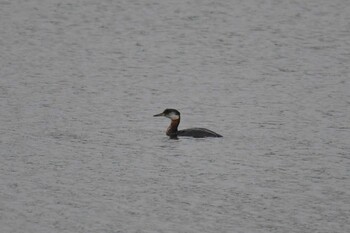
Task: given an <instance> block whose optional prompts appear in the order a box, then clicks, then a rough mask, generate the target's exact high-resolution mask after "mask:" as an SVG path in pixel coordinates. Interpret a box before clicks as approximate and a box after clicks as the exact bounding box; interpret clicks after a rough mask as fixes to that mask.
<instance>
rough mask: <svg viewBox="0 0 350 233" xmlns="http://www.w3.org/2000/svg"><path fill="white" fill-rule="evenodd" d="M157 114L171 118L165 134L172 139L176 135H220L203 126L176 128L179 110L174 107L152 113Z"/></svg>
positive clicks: (199, 136) (201, 136) (197, 136)
mask: <svg viewBox="0 0 350 233" xmlns="http://www.w3.org/2000/svg"><path fill="white" fill-rule="evenodd" d="M158 116H165V117H167V118H169V119H170V120H171V123H170V126H169V127H168V129H167V131H166V135H168V136H169V137H170V138H172V139H176V138H177V137H178V136H183V137H194V138H205V137H222V136H221V135H220V134H217V133H215V132H213V131H211V130H209V129H204V128H189V129H183V130H177V127H178V126H179V124H180V112H179V111H177V110H176V109H168V108H167V109H165V110H164V111H163V112H162V113H159V114H156V115H154V117H158Z"/></svg>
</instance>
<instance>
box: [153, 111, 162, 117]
mask: <svg viewBox="0 0 350 233" xmlns="http://www.w3.org/2000/svg"><path fill="white" fill-rule="evenodd" d="M153 116H154V117H159V116H164V113H163V112H162V113H159V114H156V115H153Z"/></svg>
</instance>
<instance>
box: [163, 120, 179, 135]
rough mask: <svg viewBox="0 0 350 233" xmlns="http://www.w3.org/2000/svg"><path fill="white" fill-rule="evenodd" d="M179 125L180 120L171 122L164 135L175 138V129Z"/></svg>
mask: <svg viewBox="0 0 350 233" xmlns="http://www.w3.org/2000/svg"><path fill="white" fill-rule="evenodd" d="M179 124H180V118H179V119H176V120H171V123H170V125H169V127H168V129H167V130H166V135H168V136H170V137H176V133H177V127H178V126H179Z"/></svg>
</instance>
